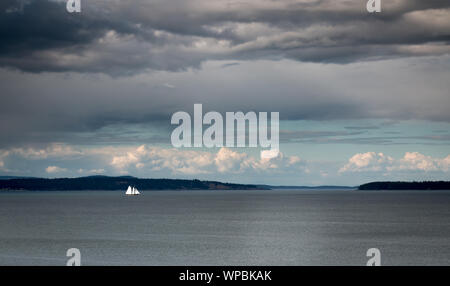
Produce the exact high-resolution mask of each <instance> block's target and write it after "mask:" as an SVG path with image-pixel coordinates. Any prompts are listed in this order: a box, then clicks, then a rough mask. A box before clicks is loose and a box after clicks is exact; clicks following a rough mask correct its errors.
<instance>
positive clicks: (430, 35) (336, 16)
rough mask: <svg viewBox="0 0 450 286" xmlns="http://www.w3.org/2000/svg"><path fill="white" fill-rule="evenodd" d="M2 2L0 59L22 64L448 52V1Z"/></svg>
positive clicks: (134, 64)
mask: <svg viewBox="0 0 450 286" xmlns="http://www.w3.org/2000/svg"><path fill="white" fill-rule="evenodd" d="M365 2H366V1H356V0H355V1H345V2H340V1H331V0H329V1H327V0H321V1H289V0H287V1H252V2H245V1H244V2H233V1H178V0H172V1H119V2H117V1H107V0H104V1H101V0H99V1H90V2H86V1H82V5H83V6H82V13H74V14H69V13H67V12H66V11H65V1H45V0H39V1H34V0H29V1H11V0H7V1H2V4H1V6H0V37H1V43H0V65H1V66H6V67H13V68H18V69H20V70H24V71H31V72H41V71H77V72H102V73H107V74H112V75H118V74H132V73H138V72H140V71H144V70H169V71H177V70H184V69H186V68H189V67H199V66H200V64H201V63H202V62H204V61H206V60H213V59H226V60H251V59H282V58H290V59H295V60H299V61H311V62H337V63H348V62H354V61H363V60H371V59H379V58H387V57H403V56H411V55H413V56H416V55H419V56H420V55H440V54H444V53H448V52H449V51H450V50H449V45H448V42H449V40H450V23H449V20H448V19H449V15H450V12H449V9H448V8H449V7H450V2H449V1H437V0H432V1H418V0H417V1H410V0H409V1H406V0H398V1H389V2H386V1H384V2H383V12H382V13H379V14H376V15H375V14H373V15H372V14H368V13H367V12H366V11H365Z"/></svg>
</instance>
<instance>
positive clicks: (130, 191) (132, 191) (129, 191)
mask: <svg viewBox="0 0 450 286" xmlns="http://www.w3.org/2000/svg"><path fill="white" fill-rule="evenodd" d="M140 194H141V193H139V191H138V189H136V188H135V187H132V186H128V189H127V191H126V193H125V195H128V196H134V195H140Z"/></svg>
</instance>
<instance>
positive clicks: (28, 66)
mask: <svg viewBox="0 0 450 286" xmlns="http://www.w3.org/2000/svg"><path fill="white" fill-rule="evenodd" d="M366 2H367V1H365V0H346V1H344V0H342V1H332V0H299V1H294V0H281V1H269V0H259V1H224V0H221V1H219V0H191V1H181V0H169V1H168V0H164V1H144V0H133V1H131V0H130V1H128V0H122V1H119V0H97V1H83V0H81V9H82V11H81V13H68V12H67V11H66V1H61V0H59V1H56V0H39V1H37V0H22V1H18V0H3V1H1V2H0V87H1V89H0V90H1V91H0V176H38V177H50V178H53V177H78V176H88V175H110V176H117V175H132V176H138V177H143V178H186V179H192V178H198V179H205V180H219V181H225V182H236V183H261V184H262V183H264V184H274V185H352V186H353V185H358V184H361V183H365V182H370V181H380V180H448V179H449V178H450V176H449V175H450V112H448V110H449V107H450V92H449V91H450V2H449V1H448V0H443V1H437V0H428V1H419V0H392V1H382V11H381V13H368V12H367V11H366ZM195 103H201V104H202V105H203V111H204V113H206V112H208V111H217V112H220V113H221V114H225V113H226V112H237V111H242V112H244V113H246V112H250V111H254V112H269V113H270V112H279V115H280V153H279V154H278V156H277V157H275V158H271V159H265V158H260V156H259V154H260V151H261V150H262V149H261V148H260V147H257V148H250V147H247V148H226V147H222V148H206V147H204V148H174V147H173V146H172V144H171V141H170V136H171V133H172V130H173V129H174V128H175V127H176V126H174V125H171V124H170V120H171V116H172V114H174V113H175V112H177V111H185V112H188V113H190V114H193V109H194V104H195Z"/></svg>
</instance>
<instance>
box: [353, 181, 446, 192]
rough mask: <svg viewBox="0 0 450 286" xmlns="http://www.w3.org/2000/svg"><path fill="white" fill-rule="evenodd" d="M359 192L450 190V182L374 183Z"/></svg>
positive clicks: (360, 188)
mask: <svg viewBox="0 0 450 286" xmlns="http://www.w3.org/2000/svg"><path fill="white" fill-rule="evenodd" d="M358 189H359V190H373V191H374V190H450V181H424V182H372V183H367V184H363V185H361V186H359V188H358Z"/></svg>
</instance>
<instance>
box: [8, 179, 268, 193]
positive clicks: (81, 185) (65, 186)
mask: <svg viewBox="0 0 450 286" xmlns="http://www.w3.org/2000/svg"><path fill="white" fill-rule="evenodd" d="M128 186H136V187H137V188H138V189H139V190H260V189H263V188H262V187H261V186H256V185H244V184H231V183H221V182H215V181H200V180H177V179H140V178H136V177H131V176H121V177H108V176H89V177H80V178H57V179H46V178H7V179H1V180H0V190H33V191H44V190H45V191H65V190H73V191H77V190H106V191H113V190H122V191H125V190H126V189H127V187H128Z"/></svg>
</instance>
